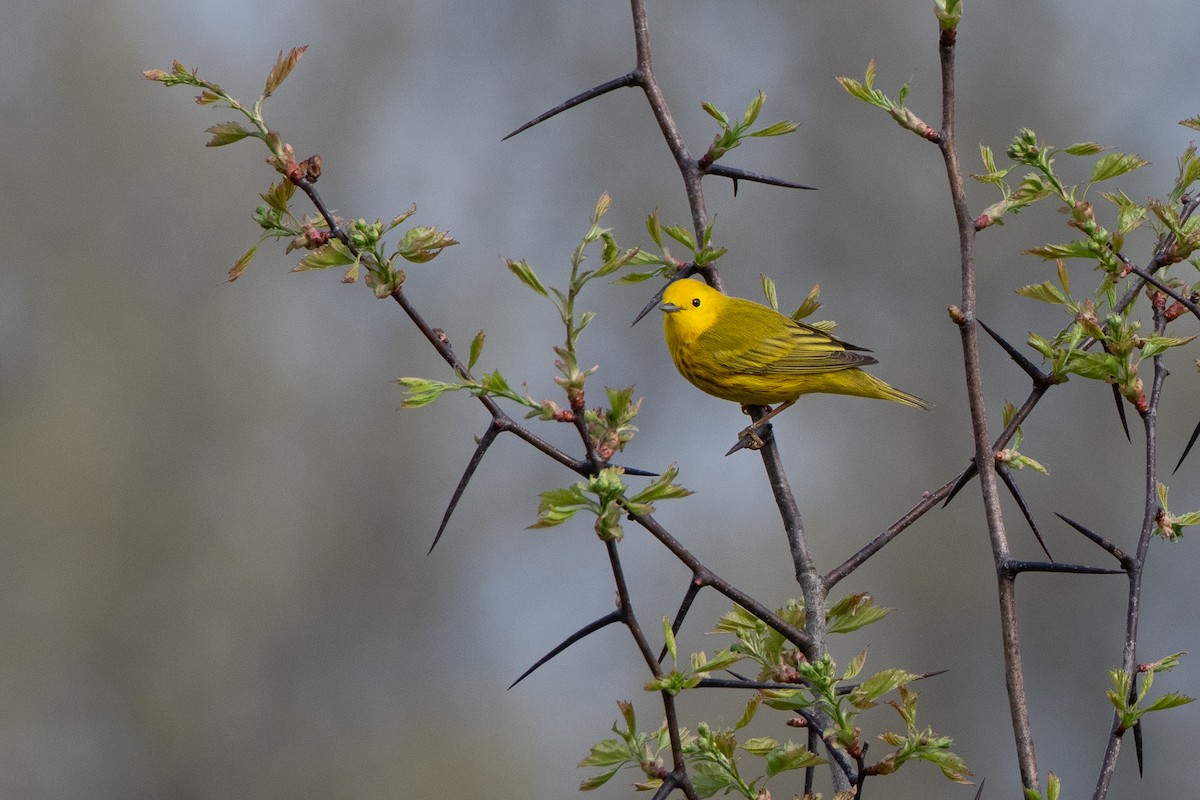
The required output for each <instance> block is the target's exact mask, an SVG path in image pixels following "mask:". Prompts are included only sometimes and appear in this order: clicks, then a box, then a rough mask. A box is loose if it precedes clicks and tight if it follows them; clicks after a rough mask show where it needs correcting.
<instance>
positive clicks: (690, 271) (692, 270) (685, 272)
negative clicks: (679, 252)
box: [629, 262, 700, 328]
mask: <svg viewBox="0 0 1200 800" xmlns="http://www.w3.org/2000/svg"><path fill="white" fill-rule="evenodd" d="M699 271H700V270H699V269H698V268H697V267H696V264H695V262H692V263H690V264H688V265H686V266H685V267H684V268H683V269H681V270H679V272H677V273H675V277H674V278H672V279H671V280H669V281H667V282H666V283H664V284H663V285H662V286H661V287H659V290H658V291H657V292H655V293H654V297H651V298H650V302H649V303H646V305H645V307H644V308H643V309H642V310H641V311H639V312H638V315H637V316H636V317H634V318H633V322H631V323H629V327H631V328H632V327H633V326H634V325H637V324H638V323H639V322H641V321H642V317H644V316H646V315H647V314H649V313H650V312H651V311H653V310H654V309H656V308H658V304H659V303H661V302H662V296H663V292H665V291H666V290H667V287H668V286H670V285H671V284H672V283H674V282H675V281H677V280H681V279H683V278H688V277H691V276H692V275H695V274H696V273H697V272H699Z"/></svg>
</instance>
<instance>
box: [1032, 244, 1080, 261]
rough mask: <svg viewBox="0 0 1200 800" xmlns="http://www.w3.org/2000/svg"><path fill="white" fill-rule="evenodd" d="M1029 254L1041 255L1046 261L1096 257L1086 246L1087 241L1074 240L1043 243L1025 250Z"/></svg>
mask: <svg viewBox="0 0 1200 800" xmlns="http://www.w3.org/2000/svg"><path fill="white" fill-rule="evenodd" d="M1025 252H1026V253H1028V254H1029V255H1033V256H1041V257H1042V258H1044V259H1046V260H1047V261H1048V260H1050V259H1052V258H1092V259H1094V258H1096V253H1095V251H1093V250H1092V249H1091V248H1089V247H1088V242H1084V241H1081V240H1076V241H1073V242H1067V243H1065V244H1044V245H1042V246H1041V247H1033V248H1030V249H1029V250H1026V251H1025Z"/></svg>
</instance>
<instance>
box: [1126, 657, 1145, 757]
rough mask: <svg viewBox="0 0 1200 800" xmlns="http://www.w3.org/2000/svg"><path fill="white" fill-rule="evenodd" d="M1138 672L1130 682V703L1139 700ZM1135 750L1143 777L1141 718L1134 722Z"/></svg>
mask: <svg viewBox="0 0 1200 800" xmlns="http://www.w3.org/2000/svg"><path fill="white" fill-rule="evenodd" d="M1137 685H1138V673H1136V672H1135V673H1133V680H1132V681H1130V682H1129V703H1130V705H1133V703H1134V702H1135V701H1136V700H1137V691H1138V688H1137ZM1133 750H1134V752H1135V753H1136V754H1137V762H1138V777H1139V778H1140V777H1142V776H1143V775H1142V766H1143V765H1142V721H1141V720H1140V719H1139V720H1138V721H1137V722H1135V723H1133Z"/></svg>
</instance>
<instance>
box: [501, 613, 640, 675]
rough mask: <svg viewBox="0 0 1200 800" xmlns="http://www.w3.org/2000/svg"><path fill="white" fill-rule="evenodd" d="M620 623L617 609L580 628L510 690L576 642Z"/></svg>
mask: <svg viewBox="0 0 1200 800" xmlns="http://www.w3.org/2000/svg"><path fill="white" fill-rule="evenodd" d="M620 621H621V610H620V609H619V608H617V609H613V610H612V611H610V612H609V613H607V614H605V615H604V616H603V617H601V618H600V619H598V620H596V621H595V622H591V623H589V624H587V625H584V626H583V627H582V628H580V629H579V630H577V631H575V632H574V633H572V634H571V635H570V636H568V637H567V638H566V639H563V640H562V643H561V644H559V645H558V646H557V647H555V648H554V649H553V650H551V651H550V652H549V653H546V655H544V656H542V657H541V658H539V659H538V660H537V663H536V664H534V665H533V666H532V667H530V668H529V669H527V670H525V671H524V672H522V673H521V677H519V678H517V679H516V680H515V681H513V682H512V683H511V684H509V686H508V688H509V689H511V688H513V687H514V686H516V685H517V684H518V683H520V682H521V681H523V680H525V679H526V678H528V677H529V676H530V675H531V674H532V673H533V671H534V670H536V669H537V668H538V667H540V666H542V665H543V664H545V663H546V662H547V661H549V660H550V659H552V658H554V657H555V656H556V655H558V654H559V653H561V652H562V651H563V650H566V649H567V648H568V647H570V646H571V645H573V644H575V643H576V642H578V641H579V640H580V639H582V638H584V637H585V636H589V635H591V634H593V633H595V632H596V631H598V630H600V629H601V628H604V627H606V626H608V625H611V624H613V623H614V622H620Z"/></svg>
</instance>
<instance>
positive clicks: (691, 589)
mask: <svg viewBox="0 0 1200 800" xmlns="http://www.w3.org/2000/svg"><path fill="white" fill-rule="evenodd" d="M702 588H704V584H703V583H701V582H700V581H699V580H697V579H696V576H694V575H693V576H692V579H691V580H690V581H688V588H687V591H686V592H684V594H683V602H681V603H680V604H679V611H677V612H675V620H674V621H673V622H672V623H671V634H672V635H674V636H678V635H679V629H680V628H681V627H683V618H684V617H686V616H687V613H688V610H689V609H691V607H692V601H693V600H695V599H696V595H698V594H700V590H701V589H702ZM666 657H667V646H666V645H665V644H664V645H663V649H662V652H661V653H659V654H658V663H660V664H661V663H662V660H663V659H664V658H666Z"/></svg>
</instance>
